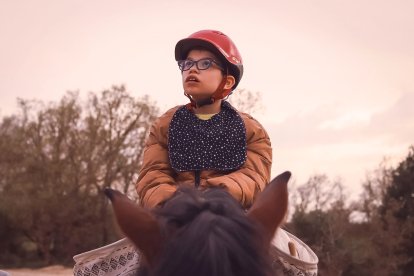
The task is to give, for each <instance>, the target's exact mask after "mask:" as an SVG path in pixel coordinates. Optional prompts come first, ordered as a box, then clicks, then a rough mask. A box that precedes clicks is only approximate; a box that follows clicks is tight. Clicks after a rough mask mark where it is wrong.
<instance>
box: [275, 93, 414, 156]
mask: <svg viewBox="0 0 414 276" xmlns="http://www.w3.org/2000/svg"><path fill="white" fill-rule="evenodd" d="M413 103H414V93H405V94H403V95H402V96H401V97H400V98H399V99H398V100H397V101H396V102H395V103H394V104H393V105H391V106H390V107H389V108H387V109H386V110H383V111H380V112H378V111H370V110H338V109H337V108H336V107H335V106H333V105H331V106H326V105H325V106H320V107H318V108H317V109H314V110H312V111H308V112H306V113H302V114H295V115H292V116H290V117H288V118H287V119H285V120H284V121H282V122H280V123H277V124H273V125H272V124H269V125H268V126H267V128H268V131H269V135H270V136H271V137H273V138H274V141H275V142H276V143H277V145H278V147H295V148H297V147H313V146H317V145H327V144H344V143H349V144H352V143H353V144H364V143H372V142H373V141H378V140H382V142H384V143H386V144H395V143H410V142H413V137H414V108H413V107H412V104H413Z"/></svg>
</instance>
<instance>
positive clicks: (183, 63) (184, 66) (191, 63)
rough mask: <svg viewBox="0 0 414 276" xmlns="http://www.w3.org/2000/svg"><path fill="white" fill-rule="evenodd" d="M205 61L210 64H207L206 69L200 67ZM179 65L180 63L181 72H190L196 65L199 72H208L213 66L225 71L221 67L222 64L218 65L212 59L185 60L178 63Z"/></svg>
mask: <svg viewBox="0 0 414 276" xmlns="http://www.w3.org/2000/svg"><path fill="white" fill-rule="evenodd" d="M203 61H209V63H207V65H206V67H205V68H204V67H200V65H201V64H202V63H200V62H203ZM177 63H178V68H180V70H181V72H184V71H188V70H190V69H191V68H192V67H193V66H194V64H195V65H196V67H197V69H198V70H207V69H209V68H210V67H211V65H213V64H215V65H216V66H217V67H218V68H219V69H220V70H221V71H224V68H223V67H222V66H221V65H220V63H218V62H217V61H215V60H214V59H212V58H202V59H199V60H192V59H183V60H179V61H177ZM186 63H187V64H186Z"/></svg>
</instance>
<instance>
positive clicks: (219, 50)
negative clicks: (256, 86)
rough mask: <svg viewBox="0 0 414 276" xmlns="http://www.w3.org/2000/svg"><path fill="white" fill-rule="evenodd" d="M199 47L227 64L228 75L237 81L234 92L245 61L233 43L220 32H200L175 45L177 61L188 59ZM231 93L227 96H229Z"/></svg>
mask: <svg viewBox="0 0 414 276" xmlns="http://www.w3.org/2000/svg"><path fill="white" fill-rule="evenodd" d="M198 46H199V47H203V48H206V49H207V50H209V51H211V52H213V53H214V54H216V55H217V56H218V57H219V58H220V60H221V61H223V62H224V63H225V64H226V67H227V69H228V73H229V74H230V75H232V76H233V77H234V78H235V80H236V82H235V84H234V85H233V87H232V89H231V90H234V89H235V88H236V87H237V85H238V84H239V82H240V80H241V78H242V76H243V61H242V57H241V55H240V53H239V51H238V50H237V47H236V45H235V44H234V43H233V41H232V40H231V39H230V38H229V37H228V36H227V35H225V34H223V33H222V32H220V31H214V30H202V31H198V32H196V33H193V34H192V35H190V36H189V37H187V38H184V39H182V40H180V41H178V42H177V44H176V45H175V60H177V61H178V60H183V59H186V58H187V55H188V52H189V51H190V50H191V49H192V48H194V47H198ZM229 93H230V92H229ZM229 93H225V94H227V95H228V94H229ZM227 95H223V96H224V97H225V96H227ZM224 97H223V98H224ZM220 98H221V97H220Z"/></svg>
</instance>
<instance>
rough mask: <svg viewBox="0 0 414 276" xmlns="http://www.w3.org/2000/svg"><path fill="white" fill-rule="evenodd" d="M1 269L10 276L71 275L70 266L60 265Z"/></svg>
mask: <svg viewBox="0 0 414 276" xmlns="http://www.w3.org/2000/svg"><path fill="white" fill-rule="evenodd" d="M0 270H1V268H0ZM3 270H4V271H6V272H8V273H9V274H10V276H54V275H56V276H73V268H72V267H64V266H60V265H54V266H48V267H43V268H39V269H30V268H12V269H6V270H5V269H3ZM0 275H1V274H0Z"/></svg>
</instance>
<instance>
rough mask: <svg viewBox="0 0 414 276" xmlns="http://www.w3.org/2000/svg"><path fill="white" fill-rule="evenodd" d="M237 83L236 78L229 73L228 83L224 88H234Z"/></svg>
mask: <svg viewBox="0 0 414 276" xmlns="http://www.w3.org/2000/svg"><path fill="white" fill-rule="evenodd" d="M235 83H236V79H235V78H234V77H233V76H232V75H228V76H227V77H226V85H225V86H224V89H230V88H232V87H233V85H234V84H235Z"/></svg>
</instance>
